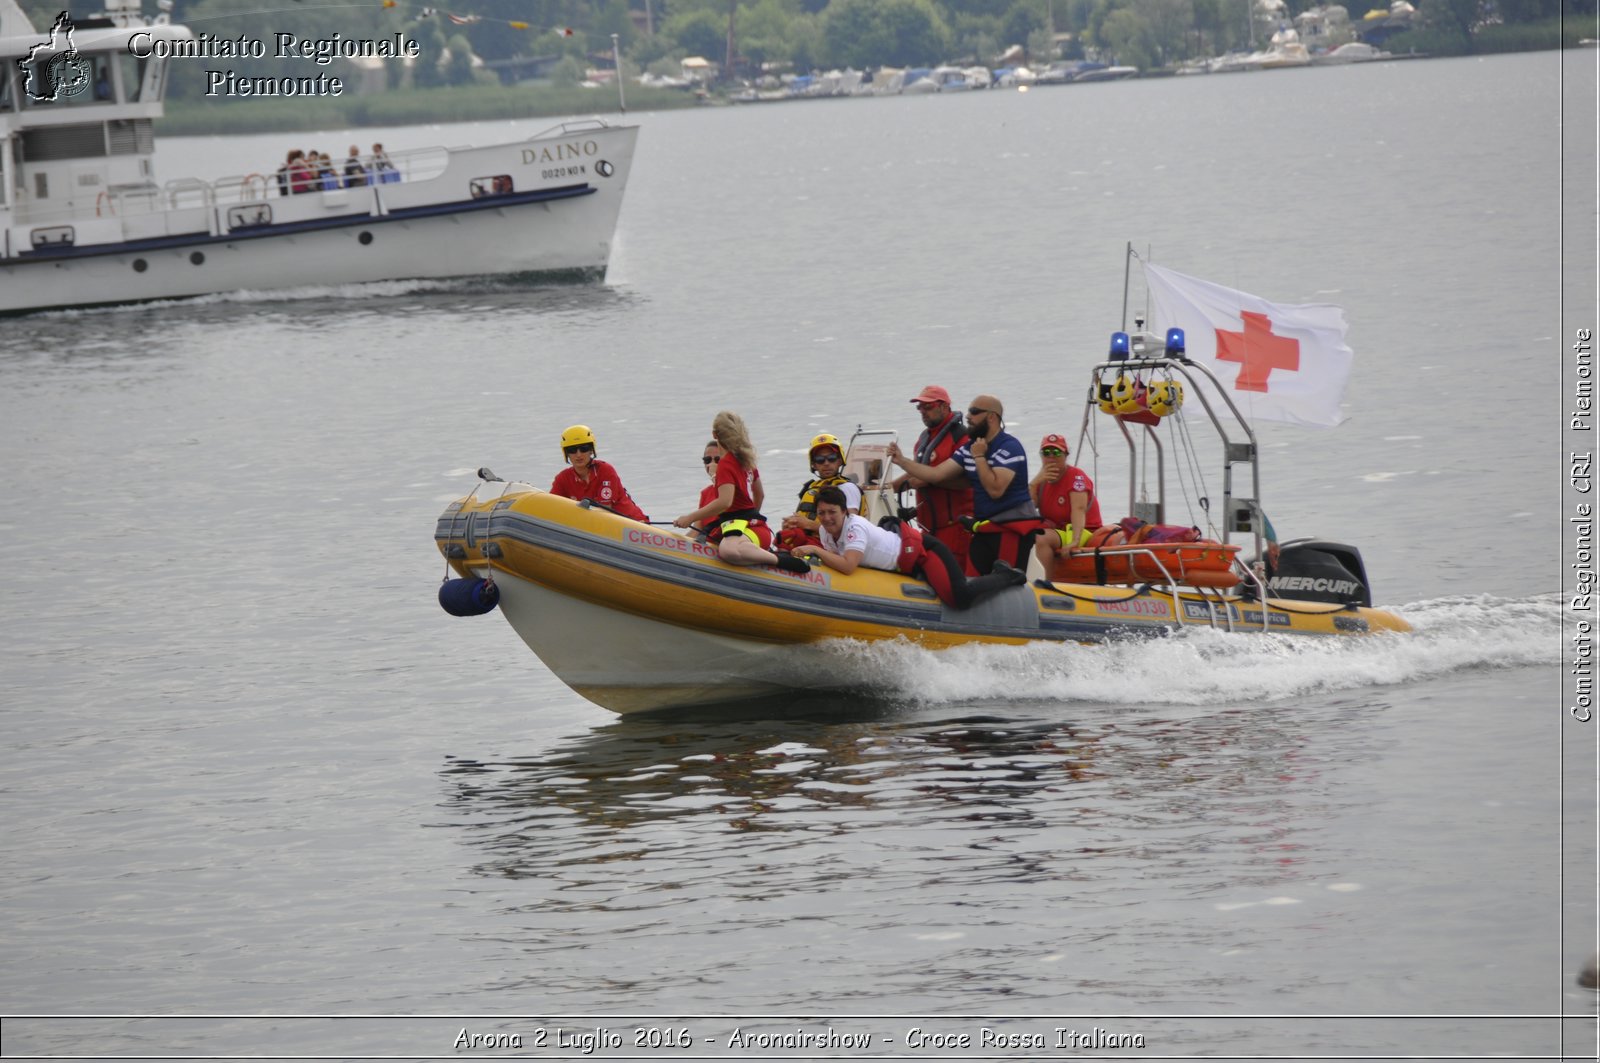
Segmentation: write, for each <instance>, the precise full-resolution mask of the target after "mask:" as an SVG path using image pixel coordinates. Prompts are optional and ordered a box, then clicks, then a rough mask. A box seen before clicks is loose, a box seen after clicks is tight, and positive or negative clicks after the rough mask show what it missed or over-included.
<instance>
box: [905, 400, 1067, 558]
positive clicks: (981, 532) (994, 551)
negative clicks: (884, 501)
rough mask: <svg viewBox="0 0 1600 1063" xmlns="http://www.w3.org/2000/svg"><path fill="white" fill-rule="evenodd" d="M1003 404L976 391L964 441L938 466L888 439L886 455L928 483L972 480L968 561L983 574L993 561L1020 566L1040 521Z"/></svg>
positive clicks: (1019, 447) (1023, 460)
mask: <svg viewBox="0 0 1600 1063" xmlns="http://www.w3.org/2000/svg"><path fill="white" fill-rule="evenodd" d="M1004 418H1005V408H1004V407H1003V406H1001V405H1000V400H999V399H997V398H995V397H994V396H993V395H979V396H978V397H977V398H975V399H973V400H972V405H971V406H970V407H969V408H968V409H967V431H968V433H970V437H969V438H968V440H967V441H966V442H965V443H963V444H962V445H961V446H960V447H959V448H958V449H957V450H956V452H955V453H954V454H952V455H950V457H949V458H947V459H946V460H945V461H943V462H941V463H939V464H938V465H934V466H928V465H923V464H921V463H920V462H916V461H912V460H911V459H909V458H907V457H906V456H905V455H904V454H902V453H900V447H899V446H898V445H897V444H894V443H891V444H889V460H890V461H892V462H893V463H894V464H896V465H898V466H899V467H900V468H902V469H904V470H905V471H906V472H908V473H910V474H911V475H912V476H915V477H917V478H918V479H920V480H924V481H926V482H927V483H930V484H947V483H950V482H952V481H956V480H960V479H961V478H963V477H965V478H966V479H967V480H968V481H969V482H970V483H971V485H972V514H973V520H974V524H973V529H972V531H973V536H972V546H971V548H970V550H969V553H968V555H967V566H968V568H969V569H970V570H971V571H972V572H973V573H975V574H978V575H987V574H988V573H989V572H990V571H991V570H993V569H994V567H995V566H996V565H997V564H998V565H1000V566H1001V567H1002V569H1004V568H1017V569H1025V568H1026V567H1027V564H1028V555H1029V554H1030V553H1031V552H1032V548H1033V537H1034V536H1035V535H1037V534H1038V533H1039V529H1040V528H1042V527H1043V526H1044V525H1043V524H1042V523H1041V521H1040V520H1039V510H1038V508H1037V507H1036V506H1034V504H1033V499H1032V498H1031V497H1030V496H1029V494H1028V451H1027V448H1026V447H1024V446H1023V445H1022V444H1021V443H1020V442H1019V441H1018V440H1017V438H1016V437H1015V436H1013V435H1011V434H1010V433H1008V432H1007V431H1006V430H1005V420H1004Z"/></svg>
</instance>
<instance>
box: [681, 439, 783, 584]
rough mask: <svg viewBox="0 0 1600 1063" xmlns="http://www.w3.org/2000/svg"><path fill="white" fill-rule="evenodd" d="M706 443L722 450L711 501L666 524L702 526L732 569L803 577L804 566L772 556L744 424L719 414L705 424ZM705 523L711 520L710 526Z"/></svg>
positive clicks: (762, 497) (757, 475)
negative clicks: (771, 569) (770, 568)
mask: <svg viewBox="0 0 1600 1063" xmlns="http://www.w3.org/2000/svg"><path fill="white" fill-rule="evenodd" d="M711 438H712V439H714V440H716V442H717V445H718V446H719V447H721V448H722V450H723V455H722V459H721V460H720V461H718V462H717V477H716V482H715V486H716V489H717V494H716V497H715V498H713V499H711V501H709V502H707V503H706V504H705V505H703V506H701V507H700V508H699V509H697V510H695V511H693V512H692V513H685V514H684V515H683V516H681V517H679V518H678V519H677V520H675V521H673V522H672V523H673V524H675V525H677V526H678V527H680V528H689V527H693V526H694V525H696V524H699V523H701V522H702V521H705V522H706V523H707V525H708V526H709V528H710V530H709V532H708V534H707V538H708V539H710V541H711V542H714V543H716V544H717V556H718V557H720V558H722V560H724V561H727V562H729V563H730V564H735V565H777V566H778V567H779V568H782V569H785V570H786V571H790V572H806V571H809V568H808V566H807V565H806V563H805V562H804V561H801V560H800V559H799V558H797V557H794V556H792V555H790V554H788V553H782V554H778V553H774V552H773V550H772V529H771V528H769V527H767V519H766V518H765V517H763V516H762V515H761V503H762V502H763V501H765V499H766V496H767V492H766V489H765V488H763V487H762V486H761V470H760V469H758V468H757V467H756V448H755V445H754V444H753V443H751V442H750V431H749V429H747V428H746V427H745V424H744V419H743V418H742V417H740V416H739V415H738V414H736V413H733V412H732V411H730V410H723V411H722V412H721V413H719V414H717V416H716V418H715V419H714V420H713V421H712V422H711ZM711 518H715V519H714V520H713V519H711Z"/></svg>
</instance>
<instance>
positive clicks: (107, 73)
mask: <svg viewBox="0 0 1600 1063" xmlns="http://www.w3.org/2000/svg"><path fill="white" fill-rule="evenodd" d="M83 58H84V60H85V62H86V63H87V68H86V70H85V73H86V74H87V75H88V77H87V81H86V83H85V84H84V85H83V87H82V88H79V89H76V90H74V91H67V92H62V93H60V94H59V95H58V96H57V97H56V102H57V103H64V104H66V105H67V106H68V107H91V106H93V105H95V104H97V103H114V102H116V101H115V100H113V99H112V96H113V93H112V89H111V61H110V59H111V57H110V56H108V55H107V54H106V53H104V52H99V53H93V54H90V55H86V56H84V57H83Z"/></svg>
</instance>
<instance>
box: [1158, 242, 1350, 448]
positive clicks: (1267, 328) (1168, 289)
mask: <svg viewBox="0 0 1600 1063" xmlns="http://www.w3.org/2000/svg"><path fill="white" fill-rule="evenodd" d="M1144 276H1145V283H1146V285H1147V286H1148V287H1149V289H1150V300H1151V303H1152V304H1153V313H1152V314H1151V325H1152V326H1154V328H1155V329H1156V332H1157V334H1158V335H1164V334H1165V333H1166V330H1167V329H1169V328H1174V327H1176V328H1181V329H1183V331H1184V339H1185V342H1186V343H1187V344H1188V348H1189V357H1190V359H1192V360H1193V361H1196V362H1199V363H1201V364H1202V365H1204V366H1205V367H1206V368H1207V369H1209V370H1211V372H1212V373H1213V374H1214V375H1215V376H1216V378H1217V380H1218V381H1220V382H1221V383H1222V386H1223V387H1224V388H1225V389H1226V390H1227V392H1228V396H1229V397H1230V398H1231V399H1233V401H1234V403H1235V405H1237V406H1238V407H1239V409H1240V411H1241V412H1243V413H1244V414H1245V416H1247V417H1250V418H1252V419H1256V420H1266V421H1286V422H1288V423H1289V424H1298V425H1306V426H1309V427H1314V428H1332V427H1333V426H1335V425H1337V424H1339V423H1340V422H1341V421H1343V420H1344V415H1343V414H1342V413H1340V412H1339V402H1340V400H1342V399H1343V398H1344V386H1345V382H1346V381H1348V380H1349V379H1350V362H1351V360H1352V359H1353V358H1354V357H1355V356H1354V354H1352V353H1351V350H1350V348H1349V346H1348V345H1346V343H1345V341H1344V334H1345V331H1346V329H1347V327H1348V326H1346V325H1345V320H1344V310H1343V308H1341V307H1337V306H1334V305H1332V304H1330V303H1299V304H1295V303H1269V302H1267V301H1266V300H1265V299H1262V298H1260V297H1258V296H1254V295H1250V294H1248V293H1246V292H1241V291H1235V290H1234V289H1232V288H1224V287H1223V286H1222V285H1220V284H1212V283H1211V282H1210V281H1203V280H1201V279H1199V278H1198V277H1190V276H1187V275H1186V274H1183V273H1178V272H1175V271H1173V270H1170V269H1166V268H1165V267H1162V266H1152V265H1150V264H1149V263H1148V262H1147V263H1145V264H1144Z"/></svg>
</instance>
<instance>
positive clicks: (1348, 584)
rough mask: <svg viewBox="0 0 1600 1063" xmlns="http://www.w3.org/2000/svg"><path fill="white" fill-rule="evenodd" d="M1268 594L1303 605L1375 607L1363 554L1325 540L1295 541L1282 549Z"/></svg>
mask: <svg viewBox="0 0 1600 1063" xmlns="http://www.w3.org/2000/svg"><path fill="white" fill-rule="evenodd" d="M1267 593H1268V594H1270V595H1272V597H1274V598H1288V599H1292V600H1295V601H1302V602H1330V603H1333V604H1337V605H1365V606H1370V605H1371V604H1372V587H1371V585H1370V584H1368V583H1367V566H1366V565H1364V564H1363V563H1362V561H1361V551H1360V550H1357V549H1356V548H1355V547H1353V546H1347V545H1346V544H1344V543H1330V542H1327V541H1325V540H1322V539H1295V540H1291V541H1290V542H1287V543H1284V544H1283V545H1282V546H1281V547H1279V550H1278V563H1277V565H1276V566H1274V567H1273V569H1272V572H1271V575H1270V577H1269V578H1268V579H1267Z"/></svg>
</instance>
